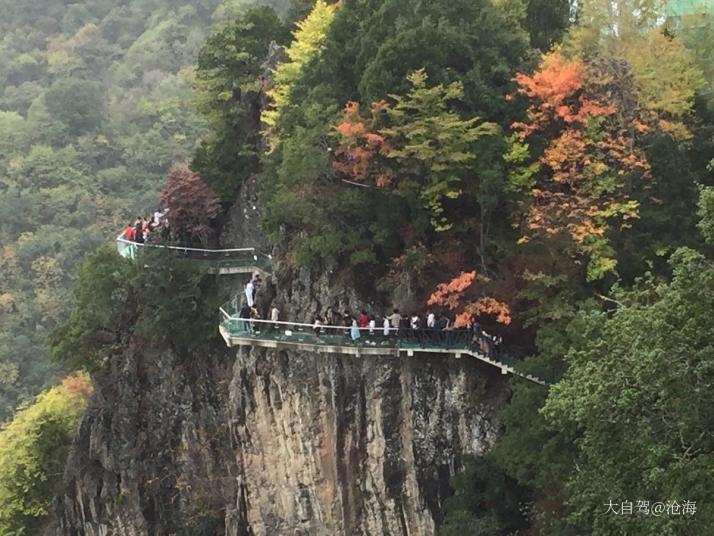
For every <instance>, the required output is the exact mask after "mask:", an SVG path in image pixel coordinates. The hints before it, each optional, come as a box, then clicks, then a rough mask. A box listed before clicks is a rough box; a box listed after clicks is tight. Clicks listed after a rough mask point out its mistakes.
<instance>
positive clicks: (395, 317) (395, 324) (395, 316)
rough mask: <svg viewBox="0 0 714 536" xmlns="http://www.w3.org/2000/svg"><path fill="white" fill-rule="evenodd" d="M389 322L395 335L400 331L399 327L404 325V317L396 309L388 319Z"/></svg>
mask: <svg viewBox="0 0 714 536" xmlns="http://www.w3.org/2000/svg"><path fill="white" fill-rule="evenodd" d="M387 320H389V323H390V324H391V326H392V328H393V329H394V333H397V332H398V331H399V326H400V325H401V323H402V315H400V314H399V309H397V308H396V307H395V308H394V311H393V312H392V314H391V315H389V316H388V317H387Z"/></svg>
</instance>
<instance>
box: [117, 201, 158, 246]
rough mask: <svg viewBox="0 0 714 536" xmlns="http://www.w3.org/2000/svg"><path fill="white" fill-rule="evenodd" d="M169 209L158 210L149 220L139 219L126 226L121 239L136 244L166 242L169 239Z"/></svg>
mask: <svg viewBox="0 0 714 536" xmlns="http://www.w3.org/2000/svg"><path fill="white" fill-rule="evenodd" d="M168 212H169V209H168V208H167V209H164V210H157V211H155V212H154V214H153V215H152V216H150V217H148V218H144V217H141V216H139V217H137V218H136V219H135V220H134V222H133V223H130V224H129V225H127V226H126V228H125V229H124V231H122V234H121V237H122V238H123V239H125V240H128V241H129V242H134V243H135V244H145V243H147V242H151V241H155V242H158V241H159V240H158V239H157V237H158V238H159V239H160V240H161V241H166V240H168V238H169V219H168V217H167V214H168Z"/></svg>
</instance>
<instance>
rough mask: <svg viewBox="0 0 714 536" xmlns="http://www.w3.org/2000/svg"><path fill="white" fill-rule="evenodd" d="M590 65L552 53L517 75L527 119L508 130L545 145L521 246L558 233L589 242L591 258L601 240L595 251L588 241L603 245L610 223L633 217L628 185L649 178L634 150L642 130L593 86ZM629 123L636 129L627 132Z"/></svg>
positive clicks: (603, 91) (644, 163)
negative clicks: (535, 137) (536, 137)
mask: <svg viewBox="0 0 714 536" xmlns="http://www.w3.org/2000/svg"><path fill="white" fill-rule="evenodd" d="M596 68H597V66H589V67H587V68H586V66H584V65H583V63H582V62H581V60H579V59H574V60H568V59H566V58H564V57H563V56H562V55H560V54H558V53H552V54H547V55H544V56H543V59H542V61H541V64H540V66H539V68H538V69H537V70H536V72H535V73H533V74H532V75H526V74H518V75H517V76H516V79H515V80H516V82H517V84H518V93H519V94H521V95H523V96H525V97H527V98H528V102H529V105H528V110H527V118H528V121H527V122H521V123H514V124H513V125H512V127H513V128H514V130H515V131H516V133H517V134H518V137H519V139H520V140H521V141H525V140H527V139H528V138H529V137H531V136H533V135H535V134H536V133H538V134H539V135H540V136H542V137H544V138H545V141H546V143H547V145H546V147H545V149H544V150H543V153H542V154H541V156H540V157H539V158H538V160H537V163H538V168H537V171H536V172H535V173H534V175H533V186H532V187H531V190H530V201H531V202H530V203H529V204H528V206H527V208H526V211H525V214H524V216H525V218H524V223H523V229H524V234H523V236H522V237H521V239H520V241H519V242H520V243H523V242H527V241H529V240H530V239H531V238H534V237H536V236H539V235H540V236H544V237H547V236H553V235H557V234H561V233H562V234H565V235H566V236H569V237H570V239H571V240H572V241H573V242H575V244H584V243H585V242H589V243H590V246H588V247H587V248H586V247H585V246H583V248H584V249H586V250H587V252H588V254H589V255H590V256H591V258H592V257H593V256H594V255H595V254H603V255H604V254H605V253H604V252H605V251H606V245H605V243H604V242H600V246H599V247H600V248H601V251H600V252H599V253H594V251H595V250H594V249H593V247H592V244H593V239H596V240H603V237H604V236H605V234H606V232H607V230H608V229H609V228H610V225H611V224H612V222H613V221H615V220H618V219H619V220H620V222H621V224H622V225H626V221H627V220H628V219H631V218H635V217H637V204H636V202H634V201H632V200H631V199H629V197H628V195H627V191H628V185H627V181H628V180H638V179H646V178H647V177H648V176H649V165H648V163H647V161H646V159H645V157H644V155H643V152H642V151H641V150H639V149H638V148H637V145H636V141H637V140H636V136H637V135H639V134H642V133H643V132H646V131H647V127H646V125H645V124H644V123H643V122H642V121H637V120H636V119H637V118H636V117H623V113H622V111H621V110H620V111H618V110H617V109H616V107H615V106H613V105H610V104H608V103H607V102H606V101H608V100H611V99H610V96H609V94H608V90H607V88H601V87H599V86H598V82H597V80H598V76H597V72H596ZM589 76H592V77H593V78H594V80H595V81H593V82H591V81H590V80H589V78H588V77H589ZM625 115H627V114H625ZM633 124H635V125H637V126H638V127H639V128H636V129H631V128H629V127H630V126H631V125H633ZM601 266H611V264H608V263H607V262H605V263H602V264H601Z"/></svg>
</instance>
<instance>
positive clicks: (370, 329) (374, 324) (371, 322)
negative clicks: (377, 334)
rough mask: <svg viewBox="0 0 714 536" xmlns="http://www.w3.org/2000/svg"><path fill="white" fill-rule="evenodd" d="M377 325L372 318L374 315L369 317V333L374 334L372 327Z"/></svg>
mask: <svg viewBox="0 0 714 536" xmlns="http://www.w3.org/2000/svg"><path fill="white" fill-rule="evenodd" d="M375 327H377V322H376V321H375V320H374V316H370V317H369V334H370V335H374V328H375Z"/></svg>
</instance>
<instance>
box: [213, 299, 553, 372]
mask: <svg viewBox="0 0 714 536" xmlns="http://www.w3.org/2000/svg"><path fill="white" fill-rule="evenodd" d="M229 303H230V302H229ZM219 311H220V312H221V314H222V315H223V317H224V318H223V320H222V321H221V328H220V330H221V333H222V335H223V337H224V338H225V339H226V342H227V343H228V344H229V346H230V344H231V343H230V339H231V338H233V337H235V338H236V339H238V340H240V339H246V340H251V341H260V340H262V338H266V340H273V339H275V334H276V333H278V332H276V331H275V328H276V327H278V326H281V327H284V328H285V331H284V334H283V335H284V336H288V337H297V338H298V340H297V341H291V340H286V339H284V338H283V335H280V334H279V333H278V338H277V339H275V342H277V343H290V342H295V344H313V345H314V344H324V345H327V346H330V347H335V346H339V347H341V346H345V347H347V348H354V346H355V345H358V347H361V348H363V350H367V351H375V350H377V349H382V350H389V349H392V350H397V351H399V352H407V353H409V354H410V355H411V353H413V352H427V353H428V352H440V353H443V352H449V353H455V354H457V355H458V354H467V355H471V356H473V357H475V358H476V359H479V360H481V361H484V362H486V363H488V364H490V365H493V366H496V367H498V368H500V369H501V370H502V372H503V373H504V374H506V373H511V374H515V375H516V376H519V377H522V378H525V379H527V380H529V381H532V382H535V383H537V384H539V385H544V386H545V385H547V383H546V382H545V381H543V380H541V379H540V378H537V377H536V376H533V375H531V374H529V373H525V372H520V371H518V370H516V369H515V366H516V365H517V363H516V362H514V361H513V360H512V359H511V358H510V357H509V356H506V355H502V354H500V352H495V351H494V350H497V348H498V347H497V346H494V341H493V340H492V339H490V336H488V335H483V334H477V335H474V333H473V332H472V331H471V330H468V329H429V328H427V329H412V328H406V327H405V328H395V327H391V326H390V327H388V328H385V327H383V326H382V327H380V326H374V327H373V328H370V327H358V326H346V325H345V326H335V325H329V324H326V325H318V326H315V325H314V324H308V323H306V322H290V321H285V320H275V321H273V320H265V319H260V318H241V317H236V316H234V315H230V314H228V313H227V312H226V310H225V309H224V308H223V307H220V308H219ZM231 323H235V324H234V326H233V327H232V326H230V324H231ZM260 325H263V326H265V328H266V329H265V331H264V332H263V330H261V329H260V327H259V326H260ZM235 328H238V329H235ZM256 328H258V329H256ZM290 328H292V329H290ZM316 328H319V330H318V329H316ZM293 329H294V330H295V331H296V332H295V333H292V330H293ZM355 329H356V330H358V331H359V332H360V337H359V338H357V339H352V337H351V334H352V332H353V331H354V330H355ZM330 330H333V331H336V332H337V333H325V332H327V331H330ZM278 331H279V330H278ZM310 332H312V333H310ZM365 332H369V333H365ZM262 333H265V335H266V337H263V336H262V335H261V334H262ZM306 336H310V337H315V340H314V341H312V342H309V341H305V340H303V339H302V338H300V337H306ZM345 337H347V339H345ZM363 337H364V339H365V341H364V343H363V342H362V341H361V339H362V338H363ZM375 337H376V338H375ZM385 343H386V344H385ZM362 344H364V345H365V346H361V345H362Z"/></svg>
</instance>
